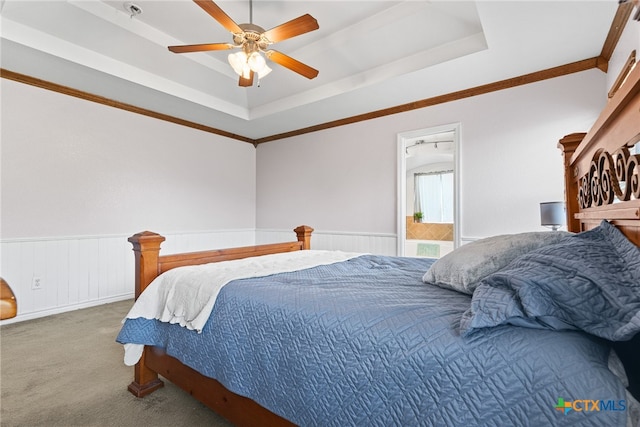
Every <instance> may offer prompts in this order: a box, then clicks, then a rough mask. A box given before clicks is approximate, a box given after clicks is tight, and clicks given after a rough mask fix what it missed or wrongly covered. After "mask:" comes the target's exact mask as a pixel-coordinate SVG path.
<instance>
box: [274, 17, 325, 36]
mask: <svg viewBox="0 0 640 427" xmlns="http://www.w3.org/2000/svg"><path fill="white" fill-rule="evenodd" d="M318 28H320V26H319V25H318V21H316V19H315V18H314V17H313V16H311V15H309V14H306V15H302V16H299V17H297V18H296V19H292V20H291V21H289V22H285V23H284V24H281V25H278V26H277V27H273V28H272V29H270V30H267V31H265V32H264V36H265V37H266V38H268V39H269V41H271V42H272V43H276V42H279V41H282V40H286V39H290V38H291V37H295V36H299V35H300V34H304V33H308V32H309V31H313V30H317V29H318Z"/></svg>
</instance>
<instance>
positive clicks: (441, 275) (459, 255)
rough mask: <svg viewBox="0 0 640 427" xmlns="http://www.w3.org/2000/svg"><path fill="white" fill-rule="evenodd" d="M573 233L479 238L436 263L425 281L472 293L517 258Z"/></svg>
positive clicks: (545, 232) (539, 232)
mask: <svg viewBox="0 0 640 427" xmlns="http://www.w3.org/2000/svg"><path fill="white" fill-rule="evenodd" d="M571 234H572V233H568V232H566V231H555V232H554V231H535V232H529V233H519V234H505V235H500V236H493V237H488V238H486V239H481V240H476V241H474V242H471V243H468V244H466V245H464V246H461V247H459V248H458V249H456V250H455V251H453V252H450V253H448V254H447V255H445V256H443V257H442V258H440V259H438V260H437V261H436V262H434V263H433V264H432V265H431V267H430V268H429V270H427V272H426V273H425V274H424V276H423V277H422V281H423V282H425V283H430V284H433V285H436V286H440V287H442V288H447V289H453V290H455V291H458V292H462V293H465V294H469V295H471V294H473V291H474V289H475V288H476V286H477V283H478V282H479V281H480V280H482V279H483V278H485V277H487V276H488V275H490V274H492V273H495V272H496V271H498V270H501V269H502V268H504V267H506V266H507V265H508V264H509V263H510V262H511V261H513V260H514V259H515V258H517V257H519V256H520V255H522V254H525V253H527V252H529V251H532V250H534V249H537V248H540V247H542V246H546V245H549V244H552V243H556V242H557V241H559V240H560V239H562V238H564V237H566V236H569V235H571Z"/></svg>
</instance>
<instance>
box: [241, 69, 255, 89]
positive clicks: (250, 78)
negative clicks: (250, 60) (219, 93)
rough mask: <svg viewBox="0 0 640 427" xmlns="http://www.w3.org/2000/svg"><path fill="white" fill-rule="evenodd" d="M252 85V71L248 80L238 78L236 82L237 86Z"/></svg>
mask: <svg viewBox="0 0 640 427" xmlns="http://www.w3.org/2000/svg"><path fill="white" fill-rule="evenodd" d="M252 85H253V71H251V73H250V74H249V78H248V79H245V78H244V77H242V76H240V80H239V81H238V86H242V87H248V86H252Z"/></svg>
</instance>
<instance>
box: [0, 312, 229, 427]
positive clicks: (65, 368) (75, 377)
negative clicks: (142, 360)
mask: <svg viewBox="0 0 640 427" xmlns="http://www.w3.org/2000/svg"><path fill="white" fill-rule="evenodd" d="M132 303H133V302H132V301H123V302H117V303H113V304H106V305H103V306H99V307H95V308H89V309H84V310H77V311H73V312H69V313H63V314H59V315H55V316H49V317H45V318H41V319H35V320H31V321H25V322H20V323H14V324H11V325H6V326H3V327H2V328H1V329H0V374H1V375H0V389H1V391H2V394H1V397H0V405H1V411H0V424H1V425H2V426H3V427H10V426H29V427H31V426H65V427H71V426H118V427H125V426H136V427H143V426H144V427H146V426H212V427H218V426H220V427H228V426H230V424H229V423H227V422H226V421H225V420H224V419H222V418H220V417H219V416H217V415H216V414H215V413H214V412H213V411H211V410H209V409H208V408H207V407H205V406H203V405H202V404H200V403H199V402H198V401H196V400H195V399H193V398H192V397H191V396H190V395H188V394H187V393H185V392H183V391H182V390H181V389H179V388H177V387H175V386H174V385H173V384H171V383H169V382H168V381H165V387H163V388H162V389H160V390H157V391H156V392H155V393H153V394H151V395H149V396H147V397H145V398H143V399H138V398H136V397H134V396H133V395H132V394H130V393H129V392H128V391H127V385H128V384H129V383H130V382H131V380H132V378H133V368H131V367H127V366H125V365H124V363H123V361H122V358H123V354H124V353H123V350H122V346H121V345H120V344H118V343H116V342H115V337H116V335H117V334H118V332H119V330H120V322H121V320H122V319H123V317H124V316H125V314H126V313H127V311H128V310H129V308H130V307H131V305H132Z"/></svg>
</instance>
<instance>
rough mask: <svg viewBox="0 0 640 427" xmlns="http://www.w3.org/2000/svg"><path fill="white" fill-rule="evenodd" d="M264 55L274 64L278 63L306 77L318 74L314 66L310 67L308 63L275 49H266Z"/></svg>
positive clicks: (313, 76)
mask: <svg viewBox="0 0 640 427" xmlns="http://www.w3.org/2000/svg"><path fill="white" fill-rule="evenodd" d="M265 55H266V56H267V58H269V59H270V60H272V61H273V62H275V63H276V64H280V65H282V66H283V67H286V68H288V69H290V70H291V71H294V72H296V73H298V74H300V75H302V76H304V77H306V78H308V79H313V78H315V77H316V76H317V75H318V70H316V69H315V68H311V67H309V66H308V65H306V64H303V63H302V62H300V61H298V60H295V59H293V58H292V57H290V56H288V55H285V54H284V53H281V52H278V51H277V50H268V51H266V52H265Z"/></svg>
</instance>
